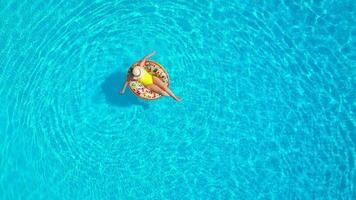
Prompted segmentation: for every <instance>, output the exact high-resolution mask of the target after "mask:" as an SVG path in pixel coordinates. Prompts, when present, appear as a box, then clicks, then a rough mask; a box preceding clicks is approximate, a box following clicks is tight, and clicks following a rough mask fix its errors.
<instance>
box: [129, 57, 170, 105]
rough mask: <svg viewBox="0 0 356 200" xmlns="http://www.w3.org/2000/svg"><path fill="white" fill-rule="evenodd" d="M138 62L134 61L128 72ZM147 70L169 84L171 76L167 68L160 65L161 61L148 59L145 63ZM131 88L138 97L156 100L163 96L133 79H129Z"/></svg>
mask: <svg viewBox="0 0 356 200" xmlns="http://www.w3.org/2000/svg"><path fill="white" fill-rule="evenodd" d="M137 64H138V62H136V63H134V64H133V65H132V66H131V67H130V68H129V71H128V72H127V73H130V70H131V68H132V67H133V66H136V65H137ZM144 68H145V70H146V71H147V72H148V73H150V74H151V75H153V76H156V77H158V78H160V79H161V80H162V81H163V82H164V83H165V84H167V86H169V76H168V73H167V72H166V70H165V69H164V68H163V67H162V65H160V64H159V63H157V62H155V61H152V60H147V61H146V63H145V65H144ZM129 88H130V89H131V91H132V92H133V93H134V94H135V95H136V96H138V97H140V98H142V99H145V100H155V99H158V98H160V97H161V95H160V94H157V93H155V92H152V91H151V90H149V89H147V88H146V87H145V86H144V85H142V83H140V82H138V81H134V80H131V81H129Z"/></svg>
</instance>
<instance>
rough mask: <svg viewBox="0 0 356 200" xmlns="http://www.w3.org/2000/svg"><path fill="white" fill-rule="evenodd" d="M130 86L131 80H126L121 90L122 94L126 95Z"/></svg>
mask: <svg viewBox="0 0 356 200" xmlns="http://www.w3.org/2000/svg"><path fill="white" fill-rule="evenodd" d="M128 84H129V80H126V81H125V84H124V86H123V87H122V89H121V92H120V94H124V93H125V90H126V87H127V85H128Z"/></svg>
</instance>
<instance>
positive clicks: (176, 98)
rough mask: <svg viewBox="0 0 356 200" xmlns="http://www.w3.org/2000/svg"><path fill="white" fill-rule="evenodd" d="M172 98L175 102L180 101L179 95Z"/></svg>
mask: <svg viewBox="0 0 356 200" xmlns="http://www.w3.org/2000/svg"><path fill="white" fill-rule="evenodd" d="M173 98H174V99H175V100H176V101H177V102H180V101H181V99H180V97H177V96H174V97H173Z"/></svg>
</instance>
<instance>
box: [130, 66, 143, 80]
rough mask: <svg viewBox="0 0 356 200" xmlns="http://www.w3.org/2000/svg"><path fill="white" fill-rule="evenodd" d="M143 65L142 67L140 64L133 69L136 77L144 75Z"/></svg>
mask: <svg viewBox="0 0 356 200" xmlns="http://www.w3.org/2000/svg"><path fill="white" fill-rule="evenodd" d="M143 70H144V69H143V67H140V66H135V67H134V68H133V69H132V75H133V76H134V78H137V79H139V78H141V76H142V75H143Z"/></svg>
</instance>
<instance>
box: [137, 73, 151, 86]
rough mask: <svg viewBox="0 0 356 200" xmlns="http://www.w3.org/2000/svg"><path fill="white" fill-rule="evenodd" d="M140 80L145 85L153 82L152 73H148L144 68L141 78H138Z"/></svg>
mask: <svg viewBox="0 0 356 200" xmlns="http://www.w3.org/2000/svg"><path fill="white" fill-rule="evenodd" d="M138 81H139V82H140V83H142V84H143V85H144V86H148V85H151V84H153V78H152V75H151V74H150V73H148V72H147V71H146V70H143V75H142V76H141V78H140V79H138Z"/></svg>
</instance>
